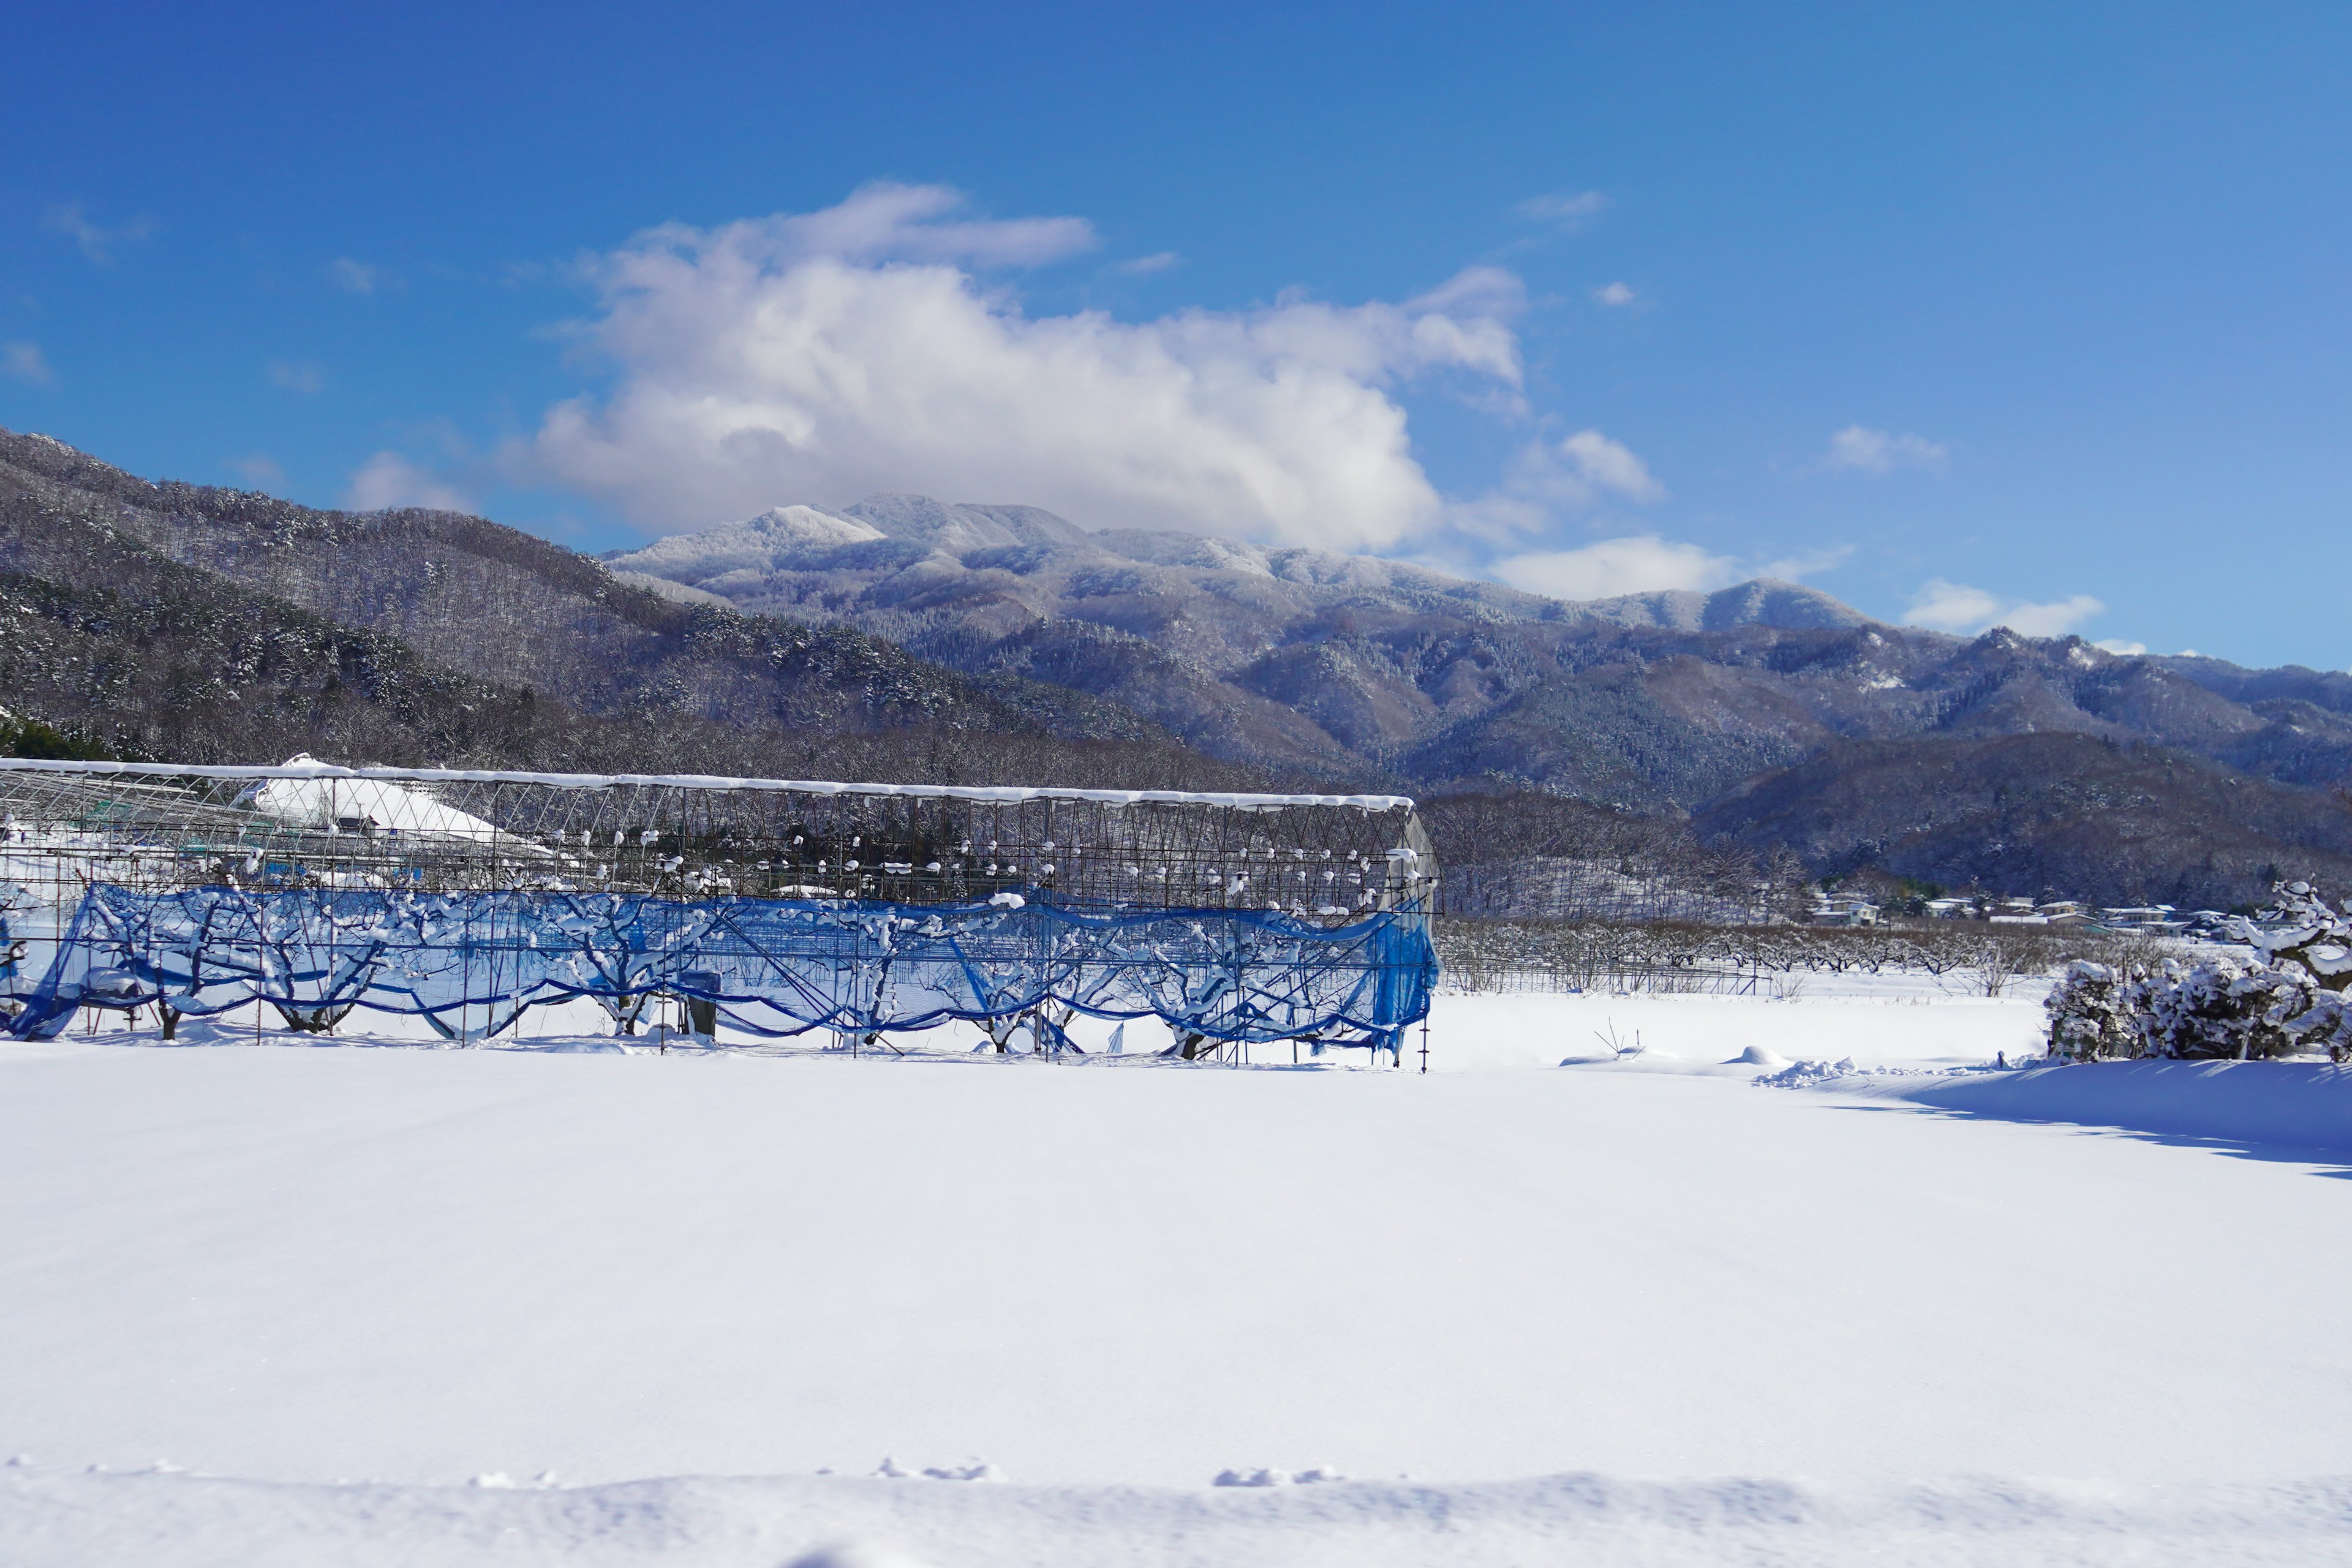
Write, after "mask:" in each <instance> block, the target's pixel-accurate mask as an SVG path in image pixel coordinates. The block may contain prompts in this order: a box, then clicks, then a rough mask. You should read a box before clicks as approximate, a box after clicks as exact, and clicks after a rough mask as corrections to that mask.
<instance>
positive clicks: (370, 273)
mask: <svg viewBox="0 0 2352 1568" xmlns="http://www.w3.org/2000/svg"><path fill="white" fill-rule="evenodd" d="M327 273H328V276H330V277H331V278H332V279H334V280H335V283H336V286H337V287H338V288H341V289H349V290H350V291H351V292H352V293H354V294H373V293H374V292H375V286H376V279H377V277H378V274H377V272H376V269H375V268H373V267H371V266H369V265H368V264H367V263H366V262H364V261H354V260H352V258H350V257H348V256H339V257H337V258H335V261H334V264H333V265H332V266H331V267H329V268H327Z"/></svg>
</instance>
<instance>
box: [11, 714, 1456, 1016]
mask: <svg viewBox="0 0 2352 1568" xmlns="http://www.w3.org/2000/svg"><path fill="white" fill-rule="evenodd" d="M1436 878H1437V866H1436V862H1435V859H1434V858H1433V856H1432V855H1431V853H1430V849H1429V845H1428V841H1427V839H1426V837H1424V836H1423V833H1422V830H1421V827H1420V825H1419V823H1418V820H1417V819H1416V817H1415V816H1414V814H1413V806H1412V801H1410V800H1408V799H1405V798H1403V797H1401V796H1391V795H1201V794H1183V793H1178V792H1173V791H1152V790H1144V791H1111V790H1065V789H989V788H965V787H955V786H947V785H901V784H829V783H821V782H812V781H788V780H772V779H727V778H703V777H688V776H669V775H620V776H610V775H587V774H570V773H481V772H463V771H449V770H413V769H389V768H366V769H345V768H338V767H333V766H330V765H328V764H325V763H316V762H313V761H312V760H310V758H307V757H303V758H297V759H296V760H295V761H294V762H292V763H288V764H287V765H285V766H283V767H277V768H229V767H182V766H177V765H173V764H164V763H48V762H30V761H15V760H0V900H5V904H6V906H7V907H6V909H5V921H6V922H7V926H6V930H5V939H6V942H7V946H6V949H5V951H6V952H7V953H8V955H9V963H8V965H7V970H6V973H5V976H0V982H5V994H6V995H7V997H8V1000H9V1004H10V1006H11V1016H10V1017H9V1020H8V1028H9V1029H10V1031H11V1032H12V1033H14V1034H16V1035H17V1036H19V1037H40V1036H46V1035H50V1034H54V1033H56V1032H57V1031H58V1030H59V1029H62V1028H63V1027H64V1026H65V1025H66V1023H67V1021H68V1019H69V1018H70V1017H71V1016H72V1015H73V1013H74V1011H75V1010H76V1009H77V1008H82V1007H104V1008H116V1009H135V1008H139V1007H142V1006H149V1005H152V1006H154V1007H155V1008H156V1009H157V1011H158V1014H159V1016H162V1017H163V1018H164V1019H165V1020H166V1026H167V1027H169V1026H170V1025H171V1024H172V1023H173V1022H174V1021H176V1019H177V1017H178V1016H183V1015H189V1014H194V1015H205V1014H213V1013H220V1012H225V1011H226V1010H228V1009H230V1008H232V1007H241V1006H245V1005H250V1004H253V1003H257V1002H258V1003H265V1004H268V1005H270V1006H272V1007H274V1008H276V1009H277V1010H278V1012H279V1013H280V1014H281V1015H282V1016H284V1017H285V1018H286V1020H287V1021H288V1022H289V1024H291V1025H292V1026H296V1027H298V1028H325V1027H330V1026H332V1025H333V1024H334V1023H335V1022H336V1021H337V1020H339V1019H340V1018H341V1017H342V1016H344V1014H346V1013H347V1012H348V1011H349V1010H350V1009H352V1008H353V1007H361V1008H372V1009H379V1010H384V1011H390V1012H397V1013H408V1014H414V1015H417V1016H422V1017H423V1018H425V1020H426V1021H427V1022H428V1023H430V1024H432V1025H433V1026H435V1027H436V1028H437V1029H439V1030H440V1031H441V1032H442V1033H444V1034H446V1035H450V1036H454V1037H463V1036H467V1035H472V1034H475V1033H492V1032H496V1031H497V1030H499V1029H502V1028H505V1027H507V1026H509V1025H510V1024H512V1023H513V1022H514V1021H515V1020H516V1019H517V1018H519V1017H520V1016H521V1015H522V1013H523V1012H524V1011H525V1010H526V1009H528V1008H530V1007H531V1006H534V1005H541V1004H546V1003H551V1002H557V1001H562V1000H566V999H569V998H572V997H583V996H584V997H592V998H593V999H594V1000H595V1001H597V1002H598V1003H599V1004H601V1005H603V1006H604V1008H605V1010H606V1011H607V1012H608V1013H609V1014H610V1015H611V1016H612V1017H613V1019H614V1024H615V1026H616V1027H618V1028H620V1029H621V1030H623V1031H624V1032H628V1031H633V1030H634V1028H635V1026H636V1023H637V1021H638V1020H639V1018H640V1017H641V1016H643V1015H644V1014H645V1012H646V1008H647V1007H648V1005H651V1004H652V1003H653V1002H654V1001H655V1000H656V999H657V998H663V997H669V998H675V999H677V1002H678V1004H679V1005H680V1006H681V1007H682V1009H683V1010H684V1011H685V1012H686V1013H687V1015H688V1016H689V1018H690V1019H691V1021H692V1026H693V1027H694V1028H695V1029H696V1030H697V1031H698V1032H699V1033H701V1034H703V1035H705V1036H706V1037H709V1036H715V1035H716V1033H717V1030H718V1027H719V1025H720V1024H721V1023H724V1024H726V1025H729V1026H732V1027H734V1028H737V1029H741V1030H747V1031H750V1032H751V1033H753V1034H755V1035H761V1036H791V1035H800V1034H803V1033H806V1032H807V1031H810V1030H827V1031H832V1032H833V1035H834V1036H835V1037H838V1038H841V1039H845V1040H850V1041H856V1040H861V1039H867V1038H873V1037H878V1036H881V1035H883V1034H885V1033H887V1032H888V1031H894V1030H913V1029H923V1028H928V1027H931V1026H936V1025H938V1024H940V1023H944V1022H946V1021H948V1020H950V1019H959V1018H960V1019H969V1020H972V1021H976V1022H978V1023H980V1024H981V1025H982V1026H983V1027H984V1028H985V1029H986V1030H987V1033H988V1035H989V1037H990V1038H991V1039H992V1040H993V1041H994V1042H995V1044H996V1046H997V1047H998V1048H999V1049H1003V1048H1006V1047H1007V1046H1008V1045H1009V1043H1010V1042H1011V1041H1012V1040H1013V1038H1014V1037H1015V1035H1016V1033H1018V1032H1023V1031H1025V1033H1026V1036H1027V1037H1028V1038H1029V1039H1030V1040H1031V1041H1032V1042H1034V1044H1035V1045H1036V1046H1037V1047H1039V1048H1045V1049H1060V1048H1066V1047H1069V1041H1068V1037H1067V1035H1066V1029H1065V1027H1064V1026H1066V1024H1067V1023H1068V1022H1069V1020H1070V1019H1071V1017H1072V1016H1075V1015H1076V1014H1078V1013H1085V1014H1089V1015H1093V1016H1101V1017H1110V1018H1129V1017H1140V1016H1147V1015H1149V1016H1158V1017H1160V1018H1162V1019H1164V1020H1166V1021H1167V1023H1168V1024H1169V1025H1170V1026H1171V1028H1172V1029H1173V1030H1174V1031H1175V1034H1176V1037H1177V1040H1178V1047H1177V1048H1178V1049H1179V1050H1180V1051H1181V1053H1182V1054H1183V1055H1184V1056H1186V1057H1188V1058H1190V1057H1195V1056H1198V1055H1201V1054H1204V1053H1208V1052H1213V1051H1215V1050H1217V1049H1219V1048H1221V1047H1223V1046H1224V1045H1226V1044H1229V1043H1247V1042H1251V1041H1264V1040H1300V1041H1306V1042H1309V1043H1311V1044H1312V1045H1313V1046H1314V1047H1316V1048H1318V1049H1320V1048H1322V1047H1332V1046H1343V1047H1368V1048H1370V1049H1371V1050H1373V1051H1375V1052H1378V1051H1381V1050H1386V1051H1388V1052H1390V1053H1391V1059H1394V1055H1395V1053H1396V1052H1397V1050H1398V1047H1399V1044H1400V1040H1401V1037H1402V1031H1403V1029H1404V1028H1405V1027H1406V1026H1408V1025H1409V1024H1411V1023H1412V1022H1415V1021H1417V1020H1419V1019H1420V1018H1422V1017H1423V1016H1424V1015H1425V1014H1426V1011H1427V1008H1428V999H1429V994H1430V991H1431V987H1432V985H1433V981H1434V979H1435V972H1436V960H1435V956H1434V952H1433V947H1432V945H1431V942H1430V939H1429V930H1428V920H1427V911H1428V910H1429V909H1430V907H1431V903H1432V900H1433V893H1434V890H1435V886H1436Z"/></svg>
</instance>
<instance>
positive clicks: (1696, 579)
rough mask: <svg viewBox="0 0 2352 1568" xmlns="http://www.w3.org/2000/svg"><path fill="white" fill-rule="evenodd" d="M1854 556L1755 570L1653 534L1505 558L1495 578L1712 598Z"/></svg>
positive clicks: (1579, 592)
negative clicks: (1666, 591)
mask: <svg viewBox="0 0 2352 1568" xmlns="http://www.w3.org/2000/svg"><path fill="white" fill-rule="evenodd" d="M1852 553H1853V546H1851V545H1840V546H1838V547H1837V548H1835V549H1832V550H1820V551H1814V552H1811V553H1809V554H1805V555H1798V556H1790V557H1789V558H1787V559H1784V560H1780V561H1772V562H1767V563H1764V564H1763V565H1760V566H1759V565H1756V564H1754V563H1751V562H1747V561H1743V560H1741V559H1740V558H1739V557H1738V556H1736V555H1719V554H1717V553H1716V552H1714V551H1711V550H1708V549H1706V547H1704V546H1702V545H1697V544H1686V543H1681V542H1676V541H1674V540H1668V539H1662V538H1660V537H1659V536H1658V535H1656V534H1654V533H1640V534H1632V535H1628V536H1626V537H1624V538H1621V539H1603V540H1601V541H1599V542H1596V543H1592V544H1588V545H1585V546H1583V547H1582V548H1581V549H1578V550H1545V551H1530V552H1526V553H1524V554H1519V555H1510V556H1506V557H1504V558H1503V559H1502V560H1500V561H1497V562H1496V563H1495V566H1494V573H1495V575H1496V577H1498V578H1500V579H1501V580H1502V581H1504V582H1506V583H1508V584H1510V585H1511V586H1512V587H1514V588H1523V589H1525V590H1527V591H1528V593H1530V594H1546V595H1550V596H1551V597H1553V598H1556V599H1607V598H1613V597H1614V596H1616V595H1620V594H1648V593H1654V592H1656V591H1658V590H1660V589H1664V588H1687V589H1693V590H1696V591H1697V592H1699V593H1713V592H1714V591H1715V590H1716V589H1717V588H1728V587H1730V586H1731V585H1732V584H1735V583H1745V582H1748V581H1749V580H1750V579H1752V578H1757V577H1772V578H1778V579H1779V580H1780V581H1782V582H1786V583H1793V582H1796V581H1798V580H1799V579H1801V578H1803V577H1807V576H1810V575H1811V574H1813V573H1816V572H1825V571H1827V570H1829V569H1830V568H1831V567H1832V566H1834V565H1836V564H1837V563H1839V562H1841V561H1843V560H1844V559H1845V558H1846V557H1847V556H1848V555H1850V554H1852Z"/></svg>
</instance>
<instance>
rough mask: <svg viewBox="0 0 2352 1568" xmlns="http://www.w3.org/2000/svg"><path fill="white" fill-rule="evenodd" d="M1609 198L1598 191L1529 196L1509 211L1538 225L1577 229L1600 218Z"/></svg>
mask: <svg viewBox="0 0 2352 1568" xmlns="http://www.w3.org/2000/svg"><path fill="white" fill-rule="evenodd" d="M1607 205H1609V198H1608V197H1607V196H1604V195H1601V193H1600V192H1599V191H1575V192H1567V191H1562V192H1559V193H1556V194H1554V195H1543V196H1529V197H1528V199H1527V200H1526V201H1523V202H1521V203H1519V204H1518V205H1517V206H1515V207H1513V208H1512V209H1511V210H1512V211H1513V212H1515V213H1517V214H1518V215H1519V216H1521V217H1524V218H1532V219H1534V220H1535V221H1536V222H1538V223H1556V224H1559V225H1560V226H1563V227H1567V228H1578V227H1581V226H1583V225H1585V224H1587V223H1590V222H1591V221H1592V220H1593V219H1594V218H1596V217H1599V216H1601V209H1602V208H1603V207H1606V206H1607Z"/></svg>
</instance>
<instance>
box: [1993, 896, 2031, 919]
mask: <svg viewBox="0 0 2352 1568" xmlns="http://www.w3.org/2000/svg"><path fill="white" fill-rule="evenodd" d="M2040 912H2041V911H2040V910H2036V909H2035V908H2034V907H2033V900H2032V899H1995V900H1993V901H1992V905H1991V913H1992V916H1993V918H1994V919H1995V920H2000V919H2002V918H2004V917H2006V918H2008V919H2011V920H2024V919H2027V918H2029V917H2031V916H2032V915H2035V914H2038V913H2040Z"/></svg>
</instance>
